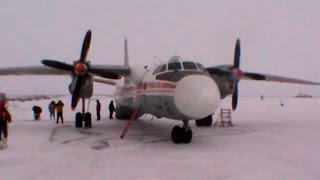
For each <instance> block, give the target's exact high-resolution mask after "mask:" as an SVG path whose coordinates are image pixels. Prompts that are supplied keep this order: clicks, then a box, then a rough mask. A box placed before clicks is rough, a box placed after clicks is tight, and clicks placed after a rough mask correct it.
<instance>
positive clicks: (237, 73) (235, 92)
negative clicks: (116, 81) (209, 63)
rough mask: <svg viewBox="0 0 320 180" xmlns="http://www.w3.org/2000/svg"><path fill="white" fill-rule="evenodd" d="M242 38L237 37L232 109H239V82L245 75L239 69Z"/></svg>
mask: <svg viewBox="0 0 320 180" xmlns="http://www.w3.org/2000/svg"><path fill="white" fill-rule="evenodd" d="M240 54H241V49H240V39H237V42H236V47H235V50H234V59H233V68H232V69H233V72H234V74H233V76H236V77H235V79H236V80H235V81H234V86H233V94H232V110H233V111H235V110H236V109H237V104H238V83H239V79H240V78H241V76H243V74H244V73H243V72H242V71H241V70H240V69H239V68H240Z"/></svg>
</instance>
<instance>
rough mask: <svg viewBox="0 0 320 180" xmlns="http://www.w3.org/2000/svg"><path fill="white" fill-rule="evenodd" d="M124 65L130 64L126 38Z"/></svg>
mask: <svg viewBox="0 0 320 180" xmlns="http://www.w3.org/2000/svg"><path fill="white" fill-rule="evenodd" d="M124 65H125V66H129V55H128V40H127V38H125V39H124Z"/></svg>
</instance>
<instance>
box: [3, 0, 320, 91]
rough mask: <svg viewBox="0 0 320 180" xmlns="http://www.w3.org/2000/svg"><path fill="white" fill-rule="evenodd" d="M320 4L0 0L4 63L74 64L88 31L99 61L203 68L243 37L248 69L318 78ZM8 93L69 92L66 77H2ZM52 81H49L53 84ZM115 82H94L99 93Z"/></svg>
mask: <svg viewBox="0 0 320 180" xmlns="http://www.w3.org/2000/svg"><path fill="white" fill-rule="evenodd" d="M319 9H320V1H312V0H308V1H302V0H301V1H294V0H290V1H279V0H277V1H271V0H267V1H254V0H248V1H245V0H243V1H238V0H235V1H232V0H228V1H222V0H221V1H215V0H198V1H188V0H184V1H182V0H175V1H173V0H158V1H156V0H154V1H150V0H144V1H143V0H135V1H118V0H114V1H93V0H92V1H86V0H72V1H71V0H68V1H64V0H61V1H40V0H28V1H15V0H12V1H4V0H0V39H1V40H0V52H1V59H2V60H1V62H0V66H1V67H8V66H28V65H40V61H41V60H42V59H45V58H49V59H56V60H61V61H65V62H69V63H71V62H72V61H73V60H76V59H78V58H79V56H80V49H81V46H82V41H83V38H84V35H85V32H86V31H87V30H88V29H92V32H93V36H92V41H91V48H90V52H89V55H88V58H89V59H90V60H91V61H92V63H94V64H110V65H111V64H112V65H115V64H123V56H124V55H123V41H124V38H125V37H127V38H128V40H129V58H130V64H131V65H136V66H144V65H153V64H154V63H159V60H158V59H156V58H155V56H157V57H159V58H160V59H161V60H162V61H166V60H168V59H169V58H170V57H171V56H173V55H175V54H178V55H180V56H182V57H184V58H188V59H194V60H197V61H199V62H201V63H202V64H203V65H205V66H214V65H219V64H228V63H231V62H232V61H233V51H234V44H235V41H236V39H237V38H240V39H241V48H242V56H241V68H242V69H243V70H246V71H253V72H262V73H268V74H276V75H283V76H288V77H296V78H301V79H306V80H313V81H320V79H319V78H318V77H319V75H320V71H319V68H320V59H319V51H320V24H319V22H320V11H319ZM0 83H1V86H0V91H4V92H7V93H8V94H32V93H36V94H43V93H49V94H55V93H68V88H67V87H68V85H69V83H70V78H69V77H65V78H63V77H31V76H25V77H0ZM49 85H50V86H52V87H51V88H49ZM112 89H113V88H112V87H109V86H106V85H96V86H95V92H96V93H102V92H106V93H109V94H110V93H111V92H112ZM319 90H320V87H318V86H301V85H290V84H289V85H287V84H278V83H261V82H258V83H256V82H252V81H250V82H248V81H242V82H241V83H240V95H246V94H274V95H295V94H297V93H298V92H300V91H301V92H305V93H310V94H312V95H317V96H320V91H319Z"/></svg>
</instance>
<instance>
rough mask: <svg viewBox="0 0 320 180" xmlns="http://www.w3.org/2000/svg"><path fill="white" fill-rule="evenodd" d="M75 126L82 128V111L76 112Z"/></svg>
mask: <svg viewBox="0 0 320 180" xmlns="http://www.w3.org/2000/svg"><path fill="white" fill-rule="evenodd" d="M76 128H82V113H80V112H77V114H76Z"/></svg>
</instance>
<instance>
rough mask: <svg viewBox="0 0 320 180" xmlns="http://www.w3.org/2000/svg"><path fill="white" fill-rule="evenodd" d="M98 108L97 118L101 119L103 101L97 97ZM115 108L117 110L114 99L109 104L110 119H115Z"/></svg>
mask: <svg viewBox="0 0 320 180" xmlns="http://www.w3.org/2000/svg"><path fill="white" fill-rule="evenodd" d="M96 110H97V120H98V121H99V120H100V111H101V103H100V101H99V100H98V99H97V106H96ZM114 110H115V107H114V104H113V101H111V102H110V104H109V119H113V112H114Z"/></svg>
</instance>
